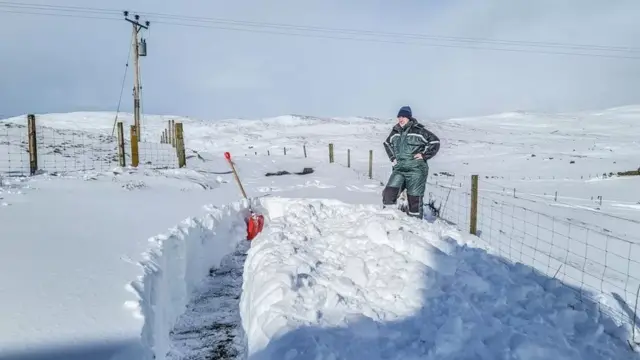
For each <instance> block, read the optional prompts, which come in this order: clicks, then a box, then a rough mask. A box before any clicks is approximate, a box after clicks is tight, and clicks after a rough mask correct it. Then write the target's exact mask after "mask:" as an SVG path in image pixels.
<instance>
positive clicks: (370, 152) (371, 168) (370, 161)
mask: <svg viewBox="0 0 640 360" xmlns="http://www.w3.org/2000/svg"><path fill="white" fill-rule="evenodd" d="M369 179H373V150H369Z"/></svg>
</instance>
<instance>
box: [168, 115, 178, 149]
mask: <svg viewBox="0 0 640 360" xmlns="http://www.w3.org/2000/svg"><path fill="white" fill-rule="evenodd" d="M175 129H176V128H175V124H174V120H169V139H168V140H169V144H171V146H173V147H176V131H175Z"/></svg>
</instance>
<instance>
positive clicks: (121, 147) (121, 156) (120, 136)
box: [118, 121, 127, 167]
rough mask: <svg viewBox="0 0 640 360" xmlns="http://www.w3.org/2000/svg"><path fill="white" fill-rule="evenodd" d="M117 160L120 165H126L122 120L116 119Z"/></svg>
mask: <svg viewBox="0 0 640 360" xmlns="http://www.w3.org/2000/svg"><path fill="white" fill-rule="evenodd" d="M118 162H119V163H120V166H121V167H125V166H127V162H126V161H125V152H124V126H123V125H122V121H118Z"/></svg>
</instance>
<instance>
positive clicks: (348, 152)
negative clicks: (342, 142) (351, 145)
mask: <svg viewBox="0 0 640 360" xmlns="http://www.w3.org/2000/svg"><path fill="white" fill-rule="evenodd" d="M347 167H348V168H350V167H351V149H347Z"/></svg>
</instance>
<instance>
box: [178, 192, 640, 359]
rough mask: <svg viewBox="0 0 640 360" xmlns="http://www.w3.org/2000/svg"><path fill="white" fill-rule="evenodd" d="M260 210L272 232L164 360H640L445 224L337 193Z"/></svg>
mask: <svg viewBox="0 0 640 360" xmlns="http://www.w3.org/2000/svg"><path fill="white" fill-rule="evenodd" d="M261 205H262V207H263V208H264V209H265V211H266V214H267V219H268V220H267V227H266V228H265V229H264V231H263V233H262V234H261V235H259V236H258V237H257V238H256V239H254V241H253V242H252V243H251V244H250V245H251V246H250V248H249V249H248V251H247V252H246V253H245V252H244V251H246V250H247V248H246V247H248V244H247V245H246V246H245V245H243V244H239V245H238V247H237V248H236V250H235V251H234V252H232V253H231V254H229V255H227V256H226V257H225V258H223V259H222V261H221V263H220V266H217V267H216V268H214V269H212V271H211V275H212V276H209V277H208V278H207V279H206V280H205V281H204V282H202V284H201V286H200V289H199V290H197V291H196V292H195V294H196V295H195V296H194V297H193V298H192V300H191V304H189V305H188V307H187V311H186V313H185V314H183V315H182V316H181V317H180V318H179V320H178V323H177V325H176V326H175V327H174V332H173V333H172V342H173V344H172V349H173V353H172V354H173V355H171V356H170V357H169V358H171V359H196V358H198V359H250V360H267V359H268V360H282V359H284V360H295V359H300V360H302V359H354V360H355V359H403V360H406V359H438V360H442V359H487V360H489V359H491V360H493V359H521V360H542V359H558V360H560V359H589V360H591V359H634V358H637V357H636V355H633V354H632V353H631V352H630V350H629V348H628V346H627V345H626V343H625V340H626V337H625V336H627V333H626V332H625V331H623V329H622V328H620V327H617V326H616V325H615V324H614V323H613V322H612V321H610V320H608V319H607V318H605V317H603V316H602V315H597V314H596V310H595V306H592V305H591V304H588V303H583V302H580V301H579V299H578V298H577V296H576V293H575V292H573V291H572V290H571V289H569V288H567V287H564V286H561V283H560V282H559V281H558V280H554V279H550V278H546V277H544V276H542V275H539V274H537V273H535V272H533V271H532V270H531V268H528V267H525V266H523V265H508V264H506V263H505V262H504V260H503V259H500V258H498V257H496V256H494V255H491V254H489V253H487V252H485V251H484V250H480V249H478V248H475V247H472V246H468V245H472V242H471V241H472V239H473V238H472V237H470V236H466V235H461V234H460V233H459V232H457V231H455V230H453V229H452V228H451V227H449V226H448V225H445V224H442V223H440V222H436V223H428V222H426V221H418V220H416V219H412V218H408V217H406V216H405V215H404V214H401V213H400V212H398V211H396V210H390V209H385V210H382V209H380V207H379V206H373V205H347V204H345V203H342V202H339V201H332V200H300V199H280V198H265V199H262V200H261ZM218 236H220V234H218ZM245 254H246V259H245ZM241 269H242V270H243V273H242V272H241V271H240V270H241ZM240 279H242V281H240ZM240 286H241V289H240ZM176 349H179V351H177V350H176ZM177 354H181V355H177Z"/></svg>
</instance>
